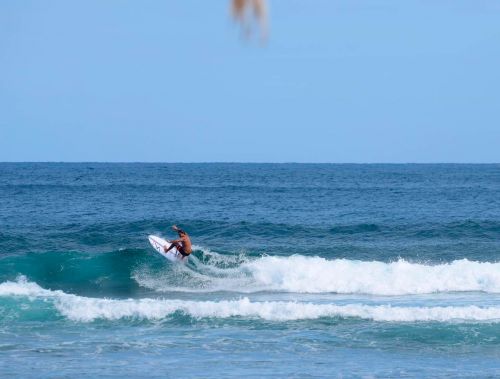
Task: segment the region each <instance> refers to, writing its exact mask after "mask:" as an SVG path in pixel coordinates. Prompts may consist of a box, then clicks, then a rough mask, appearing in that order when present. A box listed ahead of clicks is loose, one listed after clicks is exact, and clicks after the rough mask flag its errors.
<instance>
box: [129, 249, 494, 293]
mask: <svg viewBox="0 0 500 379" xmlns="http://www.w3.org/2000/svg"><path fill="white" fill-rule="evenodd" d="M207 254H212V255H215V259H214V260H207V261H206V262H205V261H203V260H198V259H196V257H192V258H190V260H191V263H190V264H189V265H188V266H187V267H185V269H184V270H185V271H184V273H183V275H184V279H185V280H182V281H177V280H176V282H175V284H174V283H172V282H171V277H169V276H168V275H165V276H158V275H157V274H152V275H149V274H148V273H144V272H142V273H141V274H137V273H136V274H135V275H134V279H136V281H137V282H138V283H139V284H140V285H142V286H145V287H148V288H151V289H154V290H157V291H172V290H177V291H185V292H210V291H234V292H241V293H252V292H257V291H280V292H295V293H341V294H370V295H408V294H428V293H438V292H470V291H480V292H487V293H500V263H489V262H474V261H469V260H467V259H462V260H456V261H453V262H450V263H444V264H436V265H430V264H420V263H410V262H408V261H405V260H403V259H400V260H398V261H396V262H390V263H386V262H378V261H357V260H348V259H333V260H328V259H325V258H320V257H305V256H302V255H293V256H290V257H275V256H264V257H260V258H255V259H248V258H241V257H240V259H239V260H235V258H234V256H229V257H230V258H231V259H230V258H228V257H227V256H224V255H220V254H218V255H216V253H213V252H209V253H207ZM227 259H230V264H229V263H228V262H227ZM221 262H222V263H221ZM179 283H182V285H179Z"/></svg>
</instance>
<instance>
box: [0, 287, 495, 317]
mask: <svg viewBox="0 0 500 379" xmlns="http://www.w3.org/2000/svg"><path fill="white" fill-rule="evenodd" d="M0 296H2V297H5V296H25V297H28V298H29V299H31V300H33V299H39V298H41V299H43V300H44V301H47V300H49V301H52V302H53V304H54V307H55V308H56V310H57V311H58V312H59V313H60V314H61V315H62V316H64V317H66V318H68V319H70V320H73V321H78V322H91V321H95V320H120V319H139V320H160V319H164V318H166V317H169V316H172V315H173V314H175V313H181V314H184V315H187V316H190V317H193V318H230V317H244V318H257V319H263V320H270V321H291V320H308V319H317V318H323V317H339V318H361V319H368V320H374V321H387V322H414V321H432V322H451V321H489V322H495V323H497V322H500V308H499V307H484V308H483V307H478V306H461V307H456V306H449V307H420V306H415V307H399V306H390V305H366V304H348V305H336V304H316V303H310V302H294V301H255V302H253V301H250V300H249V299H248V298H246V297H245V298H242V299H238V300H222V301H192V300H167V299H126V300H117V299H101V298H90V297H82V296H77V295H72V294H67V293H64V292H63V291H52V290H47V289H44V288H42V287H40V286H39V285H38V284H36V283H32V282H28V281H26V279H25V278H19V279H18V280H17V281H15V282H4V283H1V284H0Z"/></svg>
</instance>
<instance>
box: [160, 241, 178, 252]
mask: <svg viewBox="0 0 500 379" xmlns="http://www.w3.org/2000/svg"><path fill="white" fill-rule="evenodd" d="M174 247H177V248H178V246H177V244H176V243H173V244H171V245H170V247H169V248H168V249H167V246H166V245H165V247H164V248H163V250H165V253H168V252H169V251H170V250H172V248H174Z"/></svg>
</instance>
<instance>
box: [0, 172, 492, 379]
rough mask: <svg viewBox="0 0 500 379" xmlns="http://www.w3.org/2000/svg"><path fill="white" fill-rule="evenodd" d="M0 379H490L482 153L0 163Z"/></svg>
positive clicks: (487, 200)
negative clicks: (161, 245)
mask: <svg viewBox="0 0 500 379" xmlns="http://www.w3.org/2000/svg"><path fill="white" fill-rule="evenodd" d="M172 224H177V225H179V226H180V227H182V228H183V229H185V230H186V231H187V232H188V233H189V234H190V236H191V239H192V242H193V244H194V252H193V254H192V256H191V257H190V258H189V261H188V262H187V263H186V264H174V263H171V262H169V261H167V260H165V259H164V258H163V257H162V256H160V255H159V254H158V253H157V252H155V250H153V248H152V247H151V246H150V245H149V243H148V240H147V236H148V235H149V234H155V235H159V236H162V237H164V238H173V237H175V234H174V233H173V232H172V231H171V229H170V226H171V225H172ZM0 377H2V378H13V377H19V378H96V377H102V378H123V377H132V378H142V377H147V378H192V377H197V378H217V379H220V378H233V377H241V378H261V377H277V378H280V377H281V378H289V377H292V378H293V377H295V378H387V377H398V378H399V377H404V378H422V377H424V378H429V377H432V378H488V377H500V165H455V164H437V165H413V164H408V165H378V164H374V165H349V164H346V165H336V164H236V163H235V164H215V163H214V164H140V163H138V164H107V163H75V164H72V163H71V164H70V163H2V164H0Z"/></svg>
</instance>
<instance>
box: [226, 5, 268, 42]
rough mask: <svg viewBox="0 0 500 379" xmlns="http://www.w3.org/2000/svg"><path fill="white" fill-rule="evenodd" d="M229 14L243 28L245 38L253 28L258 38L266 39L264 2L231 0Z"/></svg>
mask: <svg viewBox="0 0 500 379" xmlns="http://www.w3.org/2000/svg"><path fill="white" fill-rule="evenodd" d="M231 13H232V15H233V18H234V19H235V20H236V21H237V22H238V23H239V24H240V25H241V27H242V28H243V33H244V35H245V37H250V36H251V35H252V34H253V30H254V29H255V28H257V29H259V31H260V38H261V39H262V40H263V41H265V40H266V38H267V4H266V1H265V0H232V1H231Z"/></svg>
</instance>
